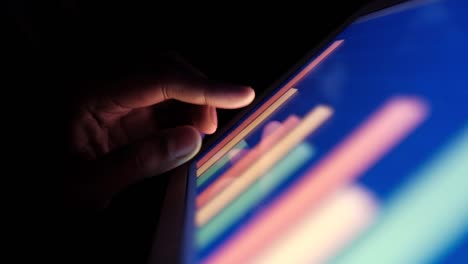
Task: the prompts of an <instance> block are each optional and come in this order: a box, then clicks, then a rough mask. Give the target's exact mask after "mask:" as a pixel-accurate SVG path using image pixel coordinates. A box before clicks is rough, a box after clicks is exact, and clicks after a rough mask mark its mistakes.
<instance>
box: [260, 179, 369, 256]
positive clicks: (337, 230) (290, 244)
mask: <svg viewBox="0 0 468 264" xmlns="http://www.w3.org/2000/svg"><path fill="white" fill-rule="evenodd" d="M377 209H378V203H377V201H376V200H375V198H374V197H373V195H372V194H371V193H369V192H368V191H367V190H366V189H365V188H364V187H361V186H358V185H352V186H347V187H345V188H343V189H342V190H340V191H337V192H335V193H332V194H331V195H330V196H328V197H327V198H326V199H325V200H324V201H323V203H321V204H320V206H319V207H318V208H316V210H314V208H309V210H307V212H306V214H307V215H306V216H305V217H304V218H300V219H296V220H297V221H296V222H295V223H294V224H292V225H290V226H289V229H288V231H287V234H285V235H284V236H281V237H280V238H278V239H277V240H275V241H272V243H271V245H270V246H268V248H267V249H266V250H265V251H263V252H259V253H260V254H259V255H258V256H257V257H256V258H255V259H254V261H252V262H251V263H258V264H261V263H265V264H270V263H311V264H315V263H317V264H318V263H328V261H330V259H332V258H333V257H334V256H335V255H336V254H337V253H338V252H339V251H340V250H342V249H343V248H345V247H346V246H347V245H348V244H349V243H350V242H352V241H353V240H354V239H356V238H357V237H358V236H359V235H360V234H361V233H362V232H363V231H364V230H366V229H367V228H368V227H369V226H370V225H371V224H372V223H373V222H374V219H375V218H376V216H377V211H378V210H377ZM344 219H345V222H343V220H344Z"/></svg>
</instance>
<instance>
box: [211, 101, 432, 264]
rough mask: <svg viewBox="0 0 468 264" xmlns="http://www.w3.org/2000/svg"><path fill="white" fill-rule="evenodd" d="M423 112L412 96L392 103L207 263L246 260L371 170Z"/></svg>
mask: <svg viewBox="0 0 468 264" xmlns="http://www.w3.org/2000/svg"><path fill="white" fill-rule="evenodd" d="M426 114H427V107H426V105H425V104H424V103H423V102H421V101H420V100H418V99H416V98H411V97H397V98H394V99H392V100H390V101H389V102H388V103H387V104H385V105H384V106H383V107H382V108H381V109H379V110H378V111H377V112H376V113H375V114H374V115H372V116H371V117H370V118H369V119H368V120H367V121H366V122H365V123H364V124H363V125H362V126H361V127H359V128H358V129H357V130H356V131H354V132H353V133H352V134H351V135H350V136H349V137H347V139H346V140H345V141H344V142H342V143H341V144H340V145H338V146H337V147H336V148H335V149H334V150H333V151H332V152H331V153H330V154H328V155H327V156H326V157H325V158H324V159H323V160H322V161H321V162H320V163H319V164H318V165H317V166H314V167H312V168H311V170H310V171H309V172H308V173H306V175H305V176H304V177H303V178H302V179H301V180H299V181H298V182H297V183H296V184H295V185H294V186H293V187H292V188H290V189H289V190H288V191H287V192H286V193H285V194H284V196H283V197H282V198H281V199H280V200H278V201H277V202H275V203H274V204H272V205H271V206H270V207H268V208H267V209H266V210H264V211H262V213H260V214H259V215H258V216H257V217H255V218H254V219H253V220H252V221H250V222H249V223H248V224H247V225H246V226H245V227H244V228H243V229H241V230H240V231H239V232H238V233H237V234H235V235H234V236H233V237H232V238H231V239H230V240H229V241H227V242H226V244H225V245H224V246H223V247H221V248H220V250H218V251H216V252H214V254H213V255H211V256H209V258H208V259H207V260H206V262H205V263H220V262H221V261H222V262H223V263H245V262H247V261H248V260H249V259H251V257H253V256H254V255H255V254H256V253H258V252H261V251H262V250H263V249H264V248H265V246H267V245H268V243H269V242H270V241H274V240H275V239H277V238H278V237H280V236H281V235H282V233H283V232H284V231H285V230H287V228H288V227H289V226H290V225H291V224H292V223H294V221H295V220H296V219H300V218H302V217H304V213H305V212H307V211H309V210H310V208H311V206H316V205H317V204H318V203H319V202H320V200H321V199H322V198H323V197H324V196H326V195H327V194H329V193H330V192H332V191H334V190H335V189H337V188H339V187H341V186H343V185H345V184H347V183H349V182H351V181H353V180H354V179H355V178H356V177H358V176H359V175H361V174H362V173H364V172H365V171H366V170H367V169H368V168H370V167H371V166H373V165H374V164H375V163H376V162H377V161H378V160H379V159H380V158H382V157H383V156H384V155H385V154H386V153H387V152H388V151H390V149H392V148H393V147H394V146H395V145H396V144H398V143H399V142H400V141H401V140H403V138H405V137H406V136H407V135H408V134H409V133H410V132H411V131H412V130H413V129H415V127H416V126H418V125H419V124H420V123H421V122H422V121H423V119H424V118H425V117H426Z"/></svg>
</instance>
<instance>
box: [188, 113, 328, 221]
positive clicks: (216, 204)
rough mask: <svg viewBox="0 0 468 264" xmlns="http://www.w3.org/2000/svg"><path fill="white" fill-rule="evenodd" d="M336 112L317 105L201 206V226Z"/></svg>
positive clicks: (198, 213)
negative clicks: (232, 180)
mask: <svg viewBox="0 0 468 264" xmlns="http://www.w3.org/2000/svg"><path fill="white" fill-rule="evenodd" d="M332 113H333V110H332V109H331V108H330V107H328V106H322V105H320V106H317V107H315V108H314V109H313V110H312V111H310V112H309V113H308V114H307V115H306V116H305V117H304V119H303V120H302V122H301V123H300V124H299V125H298V126H296V127H295V128H294V129H293V130H292V131H291V132H290V133H289V134H288V135H286V136H285V137H284V138H283V139H282V140H280V141H279V142H278V143H277V144H276V145H274V146H273V147H272V148H270V149H269V150H266V151H267V152H265V153H264V155H261V156H260V158H259V159H258V161H257V162H255V163H254V164H253V165H252V166H250V167H249V168H247V169H246V170H245V171H244V172H243V173H242V174H241V175H239V177H238V178H237V179H235V180H234V182H232V183H231V184H230V185H229V186H227V187H226V188H225V189H224V191H223V192H221V193H220V194H219V195H217V196H215V197H214V198H213V199H212V200H211V201H209V202H208V203H207V204H205V205H204V206H203V207H201V208H200V209H199V211H198V212H197V215H196V222H197V225H198V226H201V225H204V224H205V223H206V222H208V221H209V220H210V219H211V218H212V217H213V216H214V215H216V214H217V213H218V212H219V211H220V210H221V209H223V208H224V207H225V206H226V205H227V204H228V203H229V202H231V201H232V200H233V199H235V198H236V197H237V196H238V195H239V194H240V193H242V191H244V190H245V189H246V188H247V187H249V185H250V184H251V183H253V182H255V180H256V179H257V178H259V177H260V176H262V175H263V174H264V173H265V172H267V171H268V169H270V168H271V167H272V166H273V165H274V164H276V163H277V162H278V161H279V160H281V159H282V158H283V157H284V156H285V155H286V154H287V153H288V152H289V151H290V150H291V149H293V148H294V147H295V146H296V145H298V144H299V143H301V142H302V141H303V140H304V139H305V138H306V137H307V136H308V135H310V133H312V132H313V131H314V130H316V129H317V128H318V127H319V126H320V125H322V124H323V123H324V122H325V121H326V120H327V119H328V118H329V117H330V116H331V115H332Z"/></svg>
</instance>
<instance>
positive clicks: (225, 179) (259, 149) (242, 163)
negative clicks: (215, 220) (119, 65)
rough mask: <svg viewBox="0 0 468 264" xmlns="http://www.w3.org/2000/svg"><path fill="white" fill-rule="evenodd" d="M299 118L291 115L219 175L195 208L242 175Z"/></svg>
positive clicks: (295, 123) (199, 197)
mask: <svg viewBox="0 0 468 264" xmlns="http://www.w3.org/2000/svg"><path fill="white" fill-rule="evenodd" d="M299 122H300V119H299V117H297V116H295V115H292V116H290V117H288V118H287V119H286V120H285V121H284V124H282V125H281V126H280V127H278V128H277V129H275V131H274V132H272V133H271V134H270V135H268V136H267V137H266V138H265V139H262V140H261V141H260V143H259V144H258V145H257V146H256V147H255V148H253V149H252V150H250V151H249V152H248V153H246V154H244V155H243V157H242V158H241V159H240V160H239V161H238V162H237V163H236V164H235V165H234V166H232V167H231V168H230V169H229V170H228V171H226V172H225V173H224V174H223V175H221V176H220V177H219V178H218V179H217V180H216V181H215V182H213V183H212V184H211V185H210V186H208V188H206V189H205V190H204V191H203V192H202V193H200V194H199V195H198V196H197V207H198V208H199V207H201V206H203V205H204V204H206V203H207V202H208V201H209V200H210V199H211V198H213V197H214V196H216V194H218V193H219V192H220V191H222V190H223V189H224V188H225V187H226V186H228V185H229V184H230V183H231V182H232V180H234V179H235V178H236V177H237V176H238V175H240V174H241V173H242V171H244V170H245V169H246V168H248V167H249V166H250V165H252V164H253V163H254V162H255V160H257V158H258V157H259V156H260V155H261V154H262V153H263V152H264V151H266V150H268V149H269V148H270V147H271V146H272V145H273V144H275V143H276V142H277V141H278V140H279V139H281V138H282V137H284V135H285V134H286V133H288V132H289V131H290V130H291V129H293V128H294V127H295V126H297V124H299Z"/></svg>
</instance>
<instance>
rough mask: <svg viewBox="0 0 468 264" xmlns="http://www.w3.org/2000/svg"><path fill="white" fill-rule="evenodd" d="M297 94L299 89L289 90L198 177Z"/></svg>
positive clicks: (220, 152)
mask: <svg viewBox="0 0 468 264" xmlns="http://www.w3.org/2000/svg"><path fill="white" fill-rule="evenodd" d="M296 93H297V89H294V88H291V89H289V90H288V91H287V92H286V93H285V94H284V95H283V96H281V97H280V98H279V99H278V100H276V102H274V103H273V104H272V105H271V106H270V107H268V109H267V110H265V111H264V112H263V113H262V114H261V115H260V116H259V117H258V118H257V119H255V120H254V121H253V122H252V123H250V124H249V125H248V126H247V127H246V128H245V129H244V130H242V131H241V132H240V133H239V134H237V135H236V136H235V137H234V138H233V139H232V140H231V141H229V142H228V143H227V144H226V145H225V146H224V147H222V148H221V149H220V150H219V151H218V152H217V153H216V154H215V155H214V156H213V157H211V159H209V160H208V161H207V162H205V163H204V164H203V165H202V166H201V167H200V168H198V170H197V175H201V174H203V173H204V172H205V171H206V170H208V169H209V168H210V167H211V166H212V165H213V164H214V163H216V161H218V160H219V159H221V158H222V157H223V156H224V155H226V153H228V152H229V151H230V150H231V149H232V148H234V147H235V146H236V145H237V143H239V142H240V141H242V140H243V139H244V138H245V137H246V136H247V135H248V134H249V133H250V132H252V131H253V130H254V129H255V128H257V127H258V126H259V125H260V124H261V123H262V122H263V121H264V120H265V119H267V118H268V117H269V116H270V115H272V114H273V113H274V112H275V111H276V110H277V109H278V108H280V107H281V106H282V105H283V104H284V103H285V102H287V101H288V100H289V99H290V98H291V97H292V96H293V95H294V94H296Z"/></svg>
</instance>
